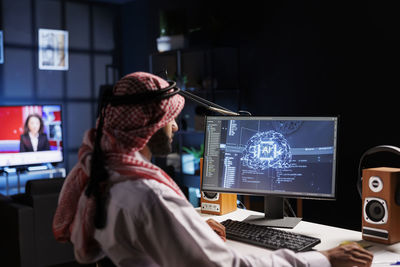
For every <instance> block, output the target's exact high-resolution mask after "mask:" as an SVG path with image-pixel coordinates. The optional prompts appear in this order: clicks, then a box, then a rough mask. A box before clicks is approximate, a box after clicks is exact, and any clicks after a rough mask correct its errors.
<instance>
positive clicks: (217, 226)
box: [206, 219, 226, 241]
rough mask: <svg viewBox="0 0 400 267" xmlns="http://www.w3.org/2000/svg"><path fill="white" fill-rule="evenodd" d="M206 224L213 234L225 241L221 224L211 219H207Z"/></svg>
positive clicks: (223, 227) (224, 233) (223, 228)
mask: <svg viewBox="0 0 400 267" xmlns="http://www.w3.org/2000/svg"><path fill="white" fill-rule="evenodd" d="M206 223H208V225H209V226H210V227H211V229H213V230H214V232H216V233H217V235H219V236H220V237H221V238H222V240H224V241H226V232H225V226H223V225H222V224H220V223H219V222H217V221H215V220H213V219H208V220H207V221H206Z"/></svg>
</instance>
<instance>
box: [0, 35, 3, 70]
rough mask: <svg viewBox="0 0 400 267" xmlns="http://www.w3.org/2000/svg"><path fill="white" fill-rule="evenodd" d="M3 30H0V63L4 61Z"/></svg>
mask: <svg viewBox="0 0 400 267" xmlns="http://www.w3.org/2000/svg"><path fill="white" fill-rule="evenodd" d="M3 47H4V45H3V31H0V64H3V63H4V49H3Z"/></svg>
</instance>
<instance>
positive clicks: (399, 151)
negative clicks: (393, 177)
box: [357, 145, 400, 205]
mask: <svg viewBox="0 0 400 267" xmlns="http://www.w3.org/2000/svg"><path fill="white" fill-rule="evenodd" d="M379 152H391V153H394V154H396V155H399V156H400V148H398V147H396V146H391V145H380V146H375V147H372V148H370V149H368V150H367V151H365V152H364V154H362V156H361V158H360V162H359V164H358V180H357V190H358V193H359V194H360V197H362V179H363V178H362V169H363V168H364V167H365V166H364V160H365V158H366V157H367V156H371V155H372V154H376V153H379ZM395 201H396V203H397V205H400V183H399V185H398V186H397V188H396V193H395Z"/></svg>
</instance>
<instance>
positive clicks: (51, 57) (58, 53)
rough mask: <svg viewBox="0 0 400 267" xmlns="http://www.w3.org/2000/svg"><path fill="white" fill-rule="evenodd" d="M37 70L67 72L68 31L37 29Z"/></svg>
mask: <svg viewBox="0 0 400 267" xmlns="http://www.w3.org/2000/svg"><path fill="white" fill-rule="evenodd" d="M38 41H39V46H38V47H39V69H41V70H68V31H63V30H51V29H39V38H38Z"/></svg>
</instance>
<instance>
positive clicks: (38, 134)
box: [19, 114, 50, 152]
mask: <svg viewBox="0 0 400 267" xmlns="http://www.w3.org/2000/svg"><path fill="white" fill-rule="evenodd" d="M43 128H44V125H43V120H42V118H41V116H39V115H38V114H31V115H29V116H28V118H26V121H25V125H24V133H23V134H22V135H21V140H20V144H19V151H20V152H34V151H43V150H50V144H49V140H48V139H47V135H46V134H45V133H44V132H43Z"/></svg>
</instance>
